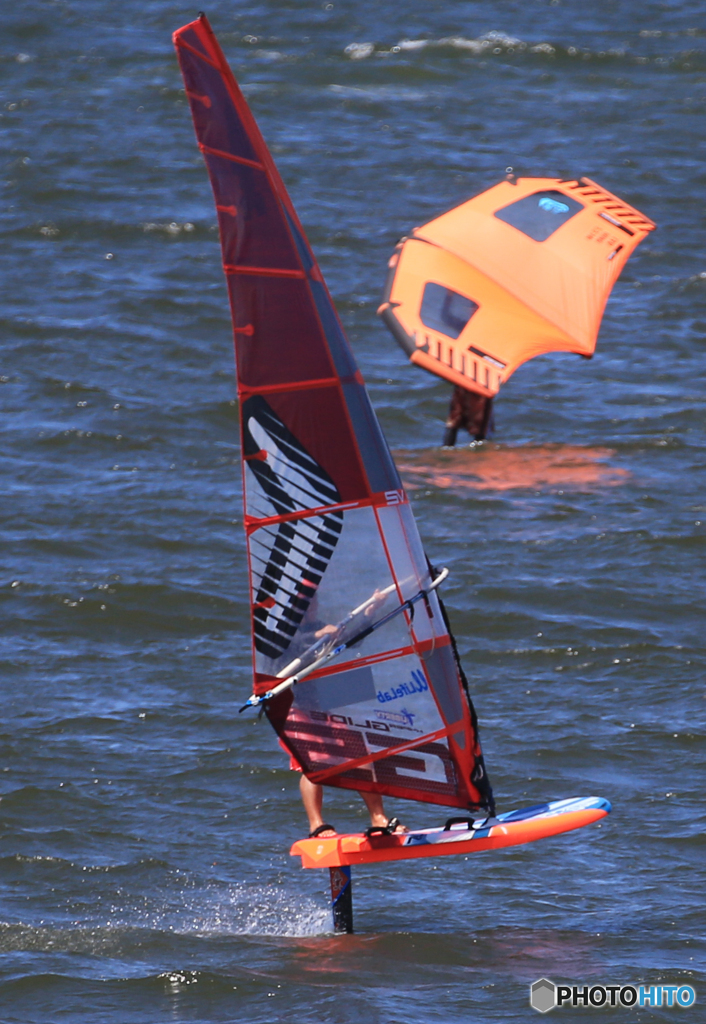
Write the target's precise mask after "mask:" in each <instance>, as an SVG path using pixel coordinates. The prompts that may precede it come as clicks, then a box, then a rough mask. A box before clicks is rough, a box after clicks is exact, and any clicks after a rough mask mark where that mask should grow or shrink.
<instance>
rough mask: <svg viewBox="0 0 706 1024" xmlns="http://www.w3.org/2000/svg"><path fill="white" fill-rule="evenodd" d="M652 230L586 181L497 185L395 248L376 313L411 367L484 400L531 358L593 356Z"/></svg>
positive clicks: (637, 215) (644, 219) (544, 180)
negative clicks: (631, 263) (622, 280)
mask: <svg viewBox="0 0 706 1024" xmlns="http://www.w3.org/2000/svg"><path fill="white" fill-rule="evenodd" d="M654 228H655V224H654V223H653V222H652V221H651V220H648V219H647V217H644V216H643V215H642V214H641V213H639V212H638V211H637V210H635V209H634V208H633V207H631V206H628V205H627V203H624V202H623V201H622V200H620V199H618V198H617V197H616V196H614V195H612V194H611V193H610V192H606V191H605V189H602V188H601V187H600V186H599V185H596V184H595V182H593V181H590V180H589V179H588V178H580V179H579V180H578V181H563V180H561V179H557V178H519V179H517V180H516V181H509V180H508V181H504V182H501V183H500V184H498V185H495V186H493V188H490V189H488V190H487V191H486V192H482V193H481V194H480V195H478V196H475V197H474V198H473V199H469V200H468V202H466V203H463V204H462V205H461V206H457V207H455V208H454V209H453V210H449V212H448V213H444V214H442V216H441V217H437V218H436V219H435V220H432V221H429V223H428V224H425V225H424V226H423V227H421V228H415V229H414V231H413V232H412V235H411V236H410V237H409V238H404V239H402V241H401V242H400V243H399V245H398V246H397V248H396V249H395V252H394V253H393V255H392V258H391V260H390V263H389V268H390V269H389V274H388V278H387V283H386V286H385V294H384V297H383V299H384V301H383V304H382V305H381V306H380V308H379V310H378V313H379V314H380V315H381V316H382V318H383V320H384V321H385V323H386V324H387V326H388V327H389V328H390V330H391V331H392V334H393V336H394V337H395V339H396V340H397V342H398V343H399V344H400V345H401V347H402V348H403V349H404V351H405V352H406V353H407V354H408V356H409V357H410V359H411V361H412V362H413V363H416V364H417V365H418V366H422V367H424V369H425V370H430V371H431V372H432V373H435V374H437V375H438V376H440V377H443V378H445V379H446V380H448V381H450V382H451V383H452V384H458V385H460V386H461V387H464V388H466V389H467V390H469V391H475V392H477V393H479V394H481V395H485V396H487V397H492V396H493V395H495V394H497V392H498V390H499V388H500V385H501V384H502V383H503V382H504V381H506V380H507V379H508V378H509V377H510V375H511V374H512V373H514V371H515V370H516V369H517V367H518V366H520V365H521V364H522V363H525V362H527V360H528V359H531V358H532V357H533V356H538V355H540V354H541V353H543V352H576V353H578V354H579V355H582V356H586V357H588V358H590V357H591V356H592V355H593V352H594V350H595V347H596V338H597V336H598V329H599V327H600V323H601V318H602V316H603V310H604V308H605V304H606V302H607V300H608V296H609V295H610V292H611V289H612V287H613V285H614V283H615V281H616V280H617V278H618V277H619V275H620V272H621V270H622V269H623V267H624V265H625V263H626V261H627V259H628V257H629V256H630V254H631V253H632V251H633V249H635V247H636V246H637V245H638V244H639V243H640V242H641V241H642V240H643V238H645V237H646V235H647V234H648V233H649V232H650V231H652V230H654Z"/></svg>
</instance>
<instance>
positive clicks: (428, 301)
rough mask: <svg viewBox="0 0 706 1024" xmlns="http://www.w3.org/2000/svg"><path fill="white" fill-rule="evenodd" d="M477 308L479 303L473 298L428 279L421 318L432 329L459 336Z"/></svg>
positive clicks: (447, 334)
mask: <svg viewBox="0 0 706 1024" xmlns="http://www.w3.org/2000/svg"><path fill="white" fill-rule="evenodd" d="M477 309H478V303H476V302H473V300H472V299H467V298H466V296H465V295H461V294H459V292H454V291H452V290H451V289H450V288H445V287H444V286H443V284H434V282H433V281H428V282H427V284H426V285H425V286H424V294H423V295H422V308H421V309H420V311H419V318H420V320H421V321H422V323H423V324H424V326H425V327H429V328H431V330H432V331H440V332H441V333H442V334H445V335H446V336H447V337H449V338H458V336H459V334H460V333H461V331H462V330H463V328H464V327H465V326H466V324H467V323H468V321H469V320H470V319H471V317H472V316H473V314H474V313H475V312H476V310H477Z"/></svg>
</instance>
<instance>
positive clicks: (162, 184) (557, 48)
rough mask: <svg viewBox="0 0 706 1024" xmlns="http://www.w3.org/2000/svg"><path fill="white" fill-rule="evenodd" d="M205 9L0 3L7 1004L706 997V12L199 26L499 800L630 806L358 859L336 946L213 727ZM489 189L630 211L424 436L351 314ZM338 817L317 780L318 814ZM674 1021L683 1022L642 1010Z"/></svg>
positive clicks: (419, 11)
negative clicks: (449, 422) (422, 850)
mask: <svg viewBox="0 0 706 1024" xmlns="http://www.w3.org/2000/svg"><path fill="white" fill-rule="evenodd" d="M195 13H196V12H195V10H192V9H190V8H185V7H183V6H182V7H180V6H178V5H175V4H172V3H169V2H167V0H162V2H159V3H157V2H155V0H144V2H142V3H140V4H137V3H134V2H133V0H125V2H123V3H121V4H109V3H107V2H105V0H93V2H91V0H85V2H82V3H76V2H71V0H61V2H55V3H53V2H52V3H50V2H39V0H26V2H24V3H22V4H16V5H14V6H12V7H11V8H8V10H7V12H6V13H5V16H4V19H3V24H4V32H3V38H2V41H1V42H0V75H1V77H2V107H1V108H0V128H1V129H2V134H1V135H0V140H1V145H2V149H3V172H2V188H3V191H2V195H3V204H2V208H1V210H2V212H1V216H2V221H1V224H0V227H1V230H2V248H1V249H0V263H1V265H2V281H3V297H2V303H1V305H0V317H1V325H2V366H1V367H0V374H1V383H0V394H1V395H2V398H3V417H2V429H3V451H4V458H3V459H2V462H1V464H0V471H1V472H2V486H3V493H4V501H3V504H2V526H3V535H4V539H5V543H4V546H3V556H2V570H1V572H0V593H1V595H2V602H3V617H2V632H1V634H0V645H1V646H0V658H1V659H2V670H3V696H4V699H3V702H2V721H1V724H0V751H1V754H0V768H1V769H2V772H1V773H0V792H1V796H2V800H1V801H0V882H1V885H2V888H1V890H0V949H1V950H2V953H3V956H2V961H1V962H0V1006H1V1007H2V1009H1V1010H0V1018H1V1019H2V1020H3V1022H4V1021H8V1022H9V1021H12V1022H18V1021H21V1022H38V1024H39V1022H41V1024H46V1022H54V1021H59V1020H60V1021H62V1022H69V1024H83V1022H86V1024H88V1022H91V1024H94V1022H97V1021H100V1022H106V1024H133V1022H134V1024H138V1022H140V1024H142V1022H145V1024H148V1022H149V1024H155V1022H161V1021H167V1020H169V1021H175V1022H201V1021H203V1022H211V1021H236V1020H237V1021H240V1020H248V1021H251V1022H272V1021H283V1020H285V1019H286V1020H292V1021H296V1022H297V1024H303V1022H308V1021H312V1022H320V1021H330V1022H346V1024H347V1022H354V1021H355V1022H360V1021H365V1022H368V1021H371V1022H378V1021H379V1022H384V1024H388V1022H395V1024H397V1022H399V1024H402V1022H404V1024H420V1022H422V1021H425V1022H426V1021H430V1020H431V1021H439V1022H443V1024H450V1022H468V1021H482V1022H487V1021H502V1022H507V1021H520V1020H525V1019H527V1016H528V1015H530V1016H532V1013H533V1011H531V1010H530V1009H529V1007H528V1004H527V986H528V983H529V982H531V981H533V980H535V979H536V978H538V977H541V976H542V975H546V976H548V977H550V978H552V979H553V980H555V981H557V982H559V981H564V982H568V983H572V984H576V983H581V982H584V981H586V982H591V981H592V982H594V983H597V982H604V983H606V984H610V983H621V982H622V983H627V982H633V981H634V982H637V981H644V982H650V983H655V982H657V981H659V980H660V979H661V980H664V981H665V982H667V983H669V982H671V983H679V982H682V981H690V982H692V983H694V984H695V985H696V987H697V993H698V998H699V999H701V1001H702V1002H703V1001H706V987H705V986H704V984H703V983H704V945H703V938H702V933H701V931H700V929H701V927H702V924H703V893H704V886H705V880H704V860H705V858H704V851H705V847H706V844H705V843H704V835H703V828H704V798H703V781H704V760H705V757H704V745H703V734H704V726H703V718H704V691H703V684H702V678H703V672H704V644H703V608H704V598H703V553H704V536H705V533H706V497H705V496H704V485H703V471H704V462H705V461H706V445H705V444H704V431H703V422H704V421H703V412H704V358H703V336H704V324H705V322H706V262H704V249H703V218H702V213H701V208H702V200H701V194H702V192H703V187H704V185H706V173H705V171H704V155H705V154H704V146H703V134H702V132H703V117H704V110H705V108H706V54H705V41H706V32H705V31H704V27H703V5H702V4H700V3H696V2H688V0H674V2H666V3H660V4H657V3H649V2H648V3H643V4H635V3H630V2H629V0H622V2H618V3H607V2H598V3H594V4H582V5H579V4H575V3H568V2H557V0H551V2H550V3H546V2H534V0H530V2H503V3H500V2H486V3H479V2H478V3H470V2H469V3H464V2H456V3H449V4H444V5H440V4H439V5H437V4H429V3H425V2H422V0H407V2H406V3H403V4H395V5H392V4H387V5H385V4H380V3H371V2H364V0H356V2H351V3H347V4H343V3H342V2H340V0H334V2H331V3H323V4H322V3H309V2H305V0H301V2H297V3H292V2H285V0H270V2H263V3H259V4H252V5H245V4H241V3H237V2H236V3H225V2H223V0H215V2H214V3H213V4H212V6H211V7H210V8H209V10H208V13H209V16H210V17H211V20H212V22H213V24H214V27H215V29H216V31H217V32H218V33H219V35H220V38H221V40H222V43H223V45H224V48H225V50H226V53H227V55H228V56H229V58H230V59H231V61H232V62H233V65H234V68H235V70H236V74H237V75H238V77H239V78H240V80H241V82H242V83H243V86H244V89H245V92H246V94H247V96H248V97H249V99H250V102H251V103H252V106H253V109H254V111H255V114H256V116H257V118H258V120H259V122H260V124H261V126H262V129H263V131H264V134H265V137H266V138H267V140H268V142H269V144H270V145H271V147H272V150H273V152H274V154H275V158H276V160H277V162H278V164H279V166H280V169H281V171H282V174H283V176H284V179H285V181H286V183H287V185H288V186H289V188H290V190H291V193H292V196H293V199H294V202H295V204H296V205H297V207H298V210H299V212H300V215H301V217H302V220H303V221H304V224H305V226H306V229H307V231H308V232H309V234H310V237H311V240H312V243H313V245H314V247H315V249H316V251H317V253H318V255H319V257H320V260H321V263H322V266H323V269H324V272H325V274H326V275H327V278H328V281H329V284H330V287H331V289H332V291H333V294H334V296H335V299H336V301H337V303H338V306H339V309H340V311H341V315H342V317H343V320H344V322H345V325H346V327H347V329H348V330H349V333H350V336H351V339H352V343H353V345H354V348H355V351H356V355H357V358H358V361H359V363H360V366H361V369H362V371H363V374H364V376H365V377H366V380H367V381H368V383H369V387H370V392H371V395H372V399H373V402H374V404H375V406H376V408H377V410H378V412H379V415H380V418H381V420H382V423H383V427H384V429H385V431H386V433H387V435H388V437H389V439H390V442H391V444H392V446H393V448H394V449H395V451H396V452H397V454H398V458H399V461H400V463H401V465H403V467H404V474H405V478H406V480H407V482H408V484H409V487H410V494H411V495H412V497H413V501H414V507H415V510H416V513H417V515H418V518H419V521H420V527H421V531H422V534H423V537H424V539H425V542H426V545H427V547H428V549H429V553H430V555H431V557H432V558H433V559H434V561H435V562H436V563H437V564H439V563H444V564H448V565H449V566H450V567H451V569H452V576H451V579H450V582H449V584H448V585H447V586H446V588H445V595H446V600H447V604H448V606H449V612H450V615H451V617H452V621H453V625H454V627H455V630H456V633H457V635H458V638H459V643H460V647H461V649H462V652H463V654H464V658H465V663H466V666H467V669H468V672H469V676H470V677H471V680H472V688H473V692H474V694H475V698H476V703H477V707H478V711H479V715H480V718H481V723H482V735H483V740H484V745H485V751H486V758H487V761H488V763H489V766H490V769H491V772H492V779H493V782H494V784H495V789H496V793H497V795H498V798H499V803H500V805H501V808H502V809H505V810H507V809H510V808H511V807H512V806H514V805H517V804H523V803H524V804H526V803H533V802H536V801H541V800H544V799H547V798H558V797H563V796H571V795H579V794H587V793H596V794H599V795H602V796H605V797H607V798H609V799H610V800H611V801H612V802H613V804H614V808H615V809H614V813H613V815H612V816H611V817H610V818H609V819H607V821H606V822H605V823H604V824H603V826H602V827H594V828H592V829H586V830H584V831H582V832H579V833H575V834H572V835H568V836H563V837H558V838H556V839H552V840H547V841H545V842H543V843H541V844H537V845H535V846H530V847H527V848H522V849H515V850H510V851H506V852H504V853H502V854H498V855H489V854H483V855H478V856H477V858H470V859H468V860H464V859H463V858H460V859H458V860H456V859H453V858H449V859H448V860H445V861H444V862H443V863H436V864H423V863H411V864H402V865H398V866H394V865H392V866H390V867H387V866H384V865H381V866H378V867H373V868H368V869H365V870H362V869H361V870H358V871H357V873H356V879H355V903H356V923H357V929H358V932H357V934H356V935H354V936H350V937H334V936H333V935H331V934H330V932H329V914H328V909H327V902H326V896H325V885H326V879H325V878H324V877H323V875H322V874H320V873H318V872H302V871H301V870H300V869H299V868H298V867H297V866H296V864H295V862H293V861H291V860H290V858H289V857H288V854H287V851H288V848H289V845H290V844H291V842H292V841H293V840H294V839H296V838H299V837H300V836H301V835H302V832H303V829H304V819H303V815H302V812H301V808H300V805H299V801H298V794H297V779H296V778H295V777H294V776H293V773H290V772H289V771H288V770H287V763H286V759H285V758H284V757H283V755H282V753H281V751H280V750H279V748H278V747H277V744H276V742H275V738H274V735H273V734H272V732H271V730H270V729H269V727H268V726H267V725H266V724H265V723H257V722H256V721H253V719H252V718H248V717H246V716H238V714H237V707H238V705H239V703H241V702H242V700H243V699H244V698H245V697H246V696H247V694H248V693H249V684H250V675H249V641H248V637H247V635H246V629H247V609H246V605H245V580H244V569H245V563H244V546H243V539H242V535H241V522H240V520H241V507H240V483H239V479H238V473H239V471H238V462H237V460H238V437H237V430H236V407H235V404H234V384H233V364H232V346H231V338H230V329H229V321H228V310H227V303H226V294H225V288H224V285H223V281H222V276H221V271H220V265H219V252H218V246H217V235H216V228H215V216H214V211H213V208H212V200H211V195H210V190H209V186H208V182H207V178H206V174H205V170H204V168H203V165H202V161H201V158H200V156H199V154H198V152H197V150H196V147H195V144H194V139H193V132H192V128H191V124H190V121H189V115H188V109H187V106H186V104H185V97H184V95H183V93H182V91H181V83H180V80H179V77H178V72H177V66H176V61H175V58H174V56H173V52H172V49H171V43H170V32H171V30H173V29H174V28H175V27H177V26H179V25H181V24H183V23H184V22H185V21H187V20H189V19H190V18H191V17H193V16H194V15H195ZM508 165H511V166H513V167H514V168H515V169H516V171H518V172H520V173H524V174H549V175H554V174H561V175H566V176H568V175H577V174H587V175H589V176H591V177H593V178H595V179H596V180H597V181H599V182H600V183H601V184H603V185H604V186H606V187H607V188H609V189H611V190H613V191H615V192H617V193H618V195H620V196H622V197H624V198H625V199H627V200H628V201H629V202H631V203H633V204H634V205H636V206H637V207H638V209H640V210H642V211H644V212H645V213H646V214H647V215H648V216H650V217H652V218H653V219H654V220H656V221H657V223H658V225H659V230H658V231H657V232H656V233H655V234H654V235H652V236H650V238H649V239H648V240H647V241H646V242H645V243H644V244H643V245H642V246H641V248H640V250H639V251H638V253H637V254H636V255H635V257H634V258H633V259H632V260H631V261H630V263H629V264H628V267H627V268H626V271H625V273H624V275H623V277H622V279H621V280H620V282H619V283H618V285H617V287H616V288H615V291H614V295H613V297H612V299H611V301H610V303H609V305H608V309H607V312H606V316H605V320H604V324H603V328H602V332H601V337H600V340H599V345H598V351H597V354H596V357H595V359H594V360H593V361H592V362H585V361H581V360H578V359H576V358H575V357H570V356H557V357H555V358H549V357H544V358H542V359H539V360H536V361H534V362H533V363H530V364H529V365H527V366H525V367H524V368H522V369H521V370H520V371H519V372H518V373H517V374H516V375H515V376H514V377H513V378H512V380H511V382H510V383H509V384H508V385H507V386H506V387H505V388H504V389H503V392H502V395H501V397H500V399H499V401H498V403H497V413H496V422H497V432H496V437H495V441H494V442H492V443H488V444H485V445H482V446H480V447H478V448H475V449H471V448H468V449H464V450H458V451H456V452H453V453H451V452H442V451H441V450H440V449H439V448H438V442H439V439H440V434H441V420H442V418H443V416H444V413H445V409H446V403H447V396H448V388H447V386H446V385H444V384H443V383H440V382H439V383H436V382H435V381H434V380H433V379H432V378H431V377H427V376H426V375H424V374H423V373H421V372H420V371H417V370H414V369H413V368H412V367H410V366H408V365H406V363H405V361H404V358H403V356H402V354H401V353H400V352H399V350H398V349H397V348H396V347H395V345H394V344H393V342H392V340H391V339H390V338H389V337H388V335H387V333H386V331H385V329H384V327H383V326H382V324H381V323H380V322H379V321H378V320H377V319H376V317H375V309H376V306H377V304H378V302H379V295H380V291H381V287H382V281H383V277H384V270H385V263H386V260H387V258H388V256H389V253H390V251H391V249H392V247H393V245H394V243H395V242H396V241H397V239H398V238H399V236H400V235H402V234H403V233H404V232H405V231H407V230H409V228H410V227H412V226H414V225H415V224H420V223H423V222H424V220H426V219H429V217H431V216H433V215H434V214H436V213H439V212H441V211H443V210H445V209H447V208H448V207H450V206H452V205H454V204H455V203H458V202H460V201H462V200H463V199H465V198H467V197H468V196H470V195H472V194H474V193H475V192H478V191H480V190H481V189H483V188H485V187H488V186H490V185H491V184H493V183H494V182H495V181H497V180H498V179H499V178H500V177H502V175H503V173H504V170H505V167H506V166H508ZM361 808H362V804H361V803H360V801H359V800H358V799H357V798H355V797H354V796H351V797H347V796H346V795H345V794H336V793H332V794H330V796H329V799H328V803H327V809H328V813H327V817H330V818H331V819H333V820H334V822H335V823H336V824H337V825H338V826H339V828H353V827H355V826H358V825H360V824H362V822H363V816H362V810H361ZM391 809H392V808H391ZM394 810H395V811H397V812H398V813H399V814H400V815H401V816H403V817H404V819H405V821H407V822H408V823H409V824H419V825H422V824H425V823H427V822H429V821H430V817H431V820H436V817H440V816H441V815H442V814H443V811H441V810H440V811H439V815H436V812H435V811H434V810H433V809H428V810H426V811H425V810H424V808H423V807H418V806H414V805H406V804H399V805H397V806H395V807H394ZM594 1013H595V1014H597V1015H599V1016H600V1015H601V1011H594ZM675 1013H678V1014H680V1016H683V1017H684V1019H687V1018H688V1019H690V1020H698V1019H702V1020H703V1019H704V1018H703V1016H701V1017H700V1016H699V1015H700V1014H703V1010H702V1009H700V1008H699V1005H698V1004H697V1006H696V1007H695V1008H693V1009H692V1010H682V1011H676V1010H672V1011H668V1010H666V1009H665V1010H663V1011H659V1012H656V1013H652V1012H651V1011H649V1010H642V1011H640V1010H638V1011H635V1012H633V1014H632V1016H631V1019H632V1020H636V1021H638V1020H647V1019H660V1018H662V1019H665V1020H666V1019H672V1017H671V1015H672V1014H675Z"/></svg>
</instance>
